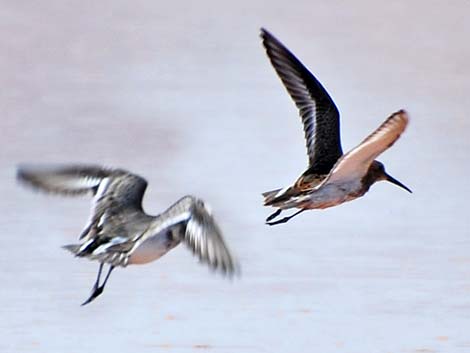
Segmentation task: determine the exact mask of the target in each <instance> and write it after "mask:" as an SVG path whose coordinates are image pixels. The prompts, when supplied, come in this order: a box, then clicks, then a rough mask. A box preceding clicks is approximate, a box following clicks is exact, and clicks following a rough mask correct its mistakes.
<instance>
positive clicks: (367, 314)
mask: <svg viewBox="0 0 470 353" xmlns="http://www.w3.org/2000/svg"><path fill="white" fill-rule="evenodd" d="M469 10H470V3H469V2H468V1H453V2H450V3H446V2H443V1H429V0H428V1H411V2H410V1H405V0H398V1H389V2H383V1H372V0H370V1H355V2H346V1H303V2H295V1H257V0H249V1H233V2H223V1H193V2H188V3H185V2H182V1H171V2H161V1H160V2H159V1H110V0H107V1H98V2H92V1H75V0H74V1H29V2H27V1H2V4H1V6H0V26H1V27H0V28H1V30H0V50H1V55H0V77H1V85H2V88H1V90H0V109H1V118H0V130H1V139H0V151H1V152H0V193H1V195H2V199H1V201H0V212H1V222H0V233H1V237H0V239H1V243H0V244H1V248H2V252H3V255H2V256H1V258H0V263H1V268H2V270H1V274H0V280H1V283H2V290H1V291H0V302H1V303H2V306H1V309H0V317H1V319H0V332H2V334H1V335H2V337H3V338H2V341H1V342H0V351H2V352H48V353H49V352H61V353H64V352H67V353H68V352H72V353H73V352H110V351H117V352H136V351H137V352H164V351H168V352H192V351H194V352H199V351H206V350H207V351H210V352H268V353H271V352H322V353H328V352H348V353H349V352H353V353H354V352H357V353H369V352H371V353H375V352H383V353H386V352H421V353H422V352H426V353H429V352H451V353H454V352H469V351H470V336H469V324H470V277H469V275H470V242H469V235H470V234H469V226H470V224H469V223H470V222H469V217H468V206H467V197H468V195H469V182H468V177H467V176H466V175H465V174H466V173H468V172H469V168H468V165H467V164H465V163H468V150H469V148H470V139H469V137H468V130H469V127H470V123H469V119H468V117H467V115H468V114H469V111H470V102H469V101H470V100H469V99H468V97H467V96H468V92H469V90H470V83H469V82H470V81H469V74H470V66H469V64H468V63H469V59H470V49H469V45H468V38H469V35H470V24H469V21H468V13H469ZM260 26H265V27H266V28H268V29H269V30H271V31H272V32H273V33H274V34H275V35H277V36H278V37H279V38H280V39H281V40H282V41H283V42H284V43H285V44H286V45H287V46H288V47H289V48H291V49H292V50H293V51H294V52H295V53H296V54H297V55H298V57H299V58H300V59H301V60H302V61H303V62H304V63H305V64H306V65H307V66H308V67H309V68H310V69H311V70H312V72H314V74H315V75H316V76H317V77H318V78H319V80H320V81H321V82H322V83H323V84H324V85H325V87H326V88H327V89H328V91H329V92H330V94H331V95H332V97H333V98H334V99H335V101H336V103H337V105H338V107H339V109H340V111H341V113H342V120H341V124H342V139H343V147H344V149H345V150H348V149H350V148H352V147H354V146H355V145H356V144H357V143H358V142H359V141H360V140H362V138H364V137H365V136H366V135H368V134H369V133H370V132H371V131H373V130H374V129H375V128H376V127H377V126H378V125H379V124H380V123H381V122H382V121H383V120H384V119H385V118H386V117H387V116H388V115H389V114H390V113H392V112H393V111H396V110H398V109H400V108H406V109H407V110H408V111H409V113H410V117H411V122H410V125H409V128H408V130H407V131H406V133H405V134H404V135H403V136H402V138H401V139H400V140H399V141H398V142H397V144H395V145H394V147H393V148H392V149H390V150H389V151H387V152H386V153H384V155H383V156H381V158H380V160H381V161H383V162H384V163H385V164H386V166H387V169H388V171H389V172H390V174H391V175H393V176H395V177H396V178H398V179H399V180H401V181H403V182H404V183H405V184H407V185H408V186H410V187H411V188H412V189H413V190H414V194H412V195H410V194H408V193H406V192H404V191H403V190H401V189H399V188H397V187H395V186H393V185H391V184H388V183H379V184H376V185H375V186H373V188H372V189H371V191H370V192H369V193H368V194H367V195H366V196H365V197H364V198H362V199H359V200H357V201H354V202H351V203H348V204H344V205H342V206H340V207H337V208H332V209H329V210H325V211H311V212H308V213H304V214H302V215H301V216H299V217H298V218H296V219H294V220H293V221H291V222H289V223H288V224H286V225H282V226H278V227H273V228H269V227H267V226H265V225H264V219H265V218H266V216H267V215H268V214H270V212H272V210H271V209H267V208H264V207H262V198H261V196H260V193H261V192H263V191H266V190H269V189H272V188H276V187H281V186H286V185H288V184H289V183H290V182H292V181H294V180H295V178H296V177H297V176H298V175H299V174H300V173H301V172H302V171H303V170H304V168H305V166H306V161H307V158H306V152H305V148H304V140H303V132H302V127H301V124H300V120H299V118H298V116H297V110H296V108H295V106H294V104H293V103H292V102H291V100H290V98H289V97H288V95H287V93H286V92H285V90H284V88H283V87H282V85H281V83H280V81H279V79H278V78H277V76H276V75H275V73H274V70H273V69H272V67H271V66H270V64H269V62H268V60H267V57H266V56H265V54H264V50H263V48H262V46H261V43H260V40H259V37H258V33H259V27H260ZM21 162H49V163H52V162H54V163H59V162H67V163H70V162H83V163H85V162H88V163H100V164H106V165H110V166H120V167H123V168H128V169H130V170H132V171H135V172H138V173H140V174H141V175H143V176H145V177H146V178H147V179H148V181H149V183H150V187H149V189H148V192H147V194H146V197H145V199H144V207H145V209H146V210H147V211H148V212H149V213H154V214H155V213H158V212H160V211H162V210H164V209H165V208H166V207H167V206H168V205H169V204H170V203H172V202H173V201H175V200H176V199H177V198H179V197H181V196H182V195H184V194H187V193H192V194H196V195H199V196H201V197H203V198H205V199H206V200H207V201H208V202H209V203H210V204H211V205H212V207H213V209H214V212H215V214H216V215H217V218H218V220H219V222H220V224H221V226H222V228H223V230H224V233H225V236H226V239H227V241H228V242H229V244H230V246H231V248H232V249H233V250H234V252H235V253H236V254H237V255H238V258H239V260H240V262H241V264H242V266H243V276H242V277H241V278H240V279H238V280H235V281H232V282H231V281H228V280H224V279H223V278H222V277H221V276H219V275H215V274H212V273H211V272H210V271H208V270H207V268H205V267H203V266H200V265H198V263H197V261H196V259H195V258H193V257H192V256H191V254H190V252H189V251H188V250H187V249H185V248H184V247H183V246H182V247H178V248H177V249H175V250H174V251H172V252H171V253H169V254H168V255H167V256H165V257H164V258H162V259H161V260H159V261H157V262H155V263H152V264H149V265H146V266H135V267H132V266H131V267H129V268H126V269H124V270H121V269H120V270H117V271H115V273H113V276H112V277H111V280H110V282H109V284H108V286H107V288H106V290H105V293H104V294H103V296H102V297H100V298H99V299H97V300H96V301H95V302H94V303H92V304H91V305H89V306H87V307H83V308H82V307H80V306H79V304H80V303H81V302H82V301H83V300H84V299H86V297H87V296H88V294H89V290H90V288H91V286H92V284H93V281H94V279H95V273H96V270H97V267H98V266H97V264H96V263H92V262H89V261H87V260H82V259H74V258H73V257H72V256H70V254H68V253H66V252H65V251H63V250H61V249H60V246H61V245H63V244H68V243H71V242H74V241H75V240H76V238H77V236H78V235H79V234H80V231H81V229H82V226H83V225H84V224H85V221H86V219H87V216H88V211H89V200H88V199H86V198H78V199H63V198H59V197H53V196H47V195H43V194H37V193H32V192H31V191H30V190H27V189H24V188H22V187H20V186H18V185H17V184H16V182H15V167H16V165H17V164H18V163H21Z"/></svg>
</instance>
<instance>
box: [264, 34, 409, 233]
mask: <svg viewBox="0 0 470 353" xmlns="http://www.w3.org/2000/svg"><path fill="white" fill-rule="evenodd" d="M261 38H262V41H263V45H264V47H265V49H266V53H267V55H268V57H269V60H270V61H271V64H272V66H273V67H274V69H275V70H276V73H277V74H278V76H279V77H280V79H281V81H282V83H283V84H284V86H285V88H286V90H287V92H288V93H289V95H290V96H291V98H292V99H293V100H294V102H295V105H296V106H297V108H298V109H299V115H300V117H301V119H302V123H303V126H304V133H305V140H306V146H307V154H308V161H309V165H308V168H307V170H306V171H305V172H304V173H303V174H302V175H301V176H300V177H299V178H298V179H297V180H296V181H295V182H294V183H293V185H291V186H289V187H286V188H283V189H276V190H272V191H267V192H265V193H263V196H264V205H265V206H272V207H276V208H277V210H276V211H275V212H274V213H273V214H271V215H270V216H269V217H268V218H267V219H266V223H267V224H268V225H275V224H280V223H285V222H287V221H289V220H290V219H291V218H293V217H295V216H297V215H298V214H300V213H302V212H304V211H305V210H309V209H323V208H327V207H332V206H336V205H339V204H341V203H343V202H346V201H350V200H354V199H356V198H358V197H361V196H363V195H364V194H365V193H366V192H367V191H368V190H369V188H370V186H371V185H372V184H374V183H375V182H377V181H380V180H386V181H389V182H391V183H393V184H395V185H398V186H400V187H402V188H404V189H405V190H407V191H409V192H411V190H410V189H409V188H408V187H406V186H405V185H403V184H402V183H401V182H399V181H398V180H396V179H395V178H393V177H392V176H390V175H389V174H387V173H386V172H385V168H384V165H383V164H382V163H381V162H379V161H377V160H375V158H377V157H378V156H379V155H380V154H381V153H382V152H384V151H385V150H387V149H388V148H390V147H391V146H392V145H393V144H394V143H395V141H396V140H397V139H398V138H399V137H400V135H401V134H402V133H403V131H404V130H405V128H406V126H407V124H408V121H409V117H408V114H407V112H406V111H404V110H399V111H397V112H395V113H393V114H392V115H391V116H390V117H388V118H387V119H386V120H385V122H383V123H382V124H381V125H380V126H379V127H378V128H377V129H376V130H375V131H374V132H373V133H372V134H370V135H369V136H368V137H367V138H366V139H364V140H363V141H362V142H361V143H360V144H359V145H358V146H356V147H355V148H353V149H352V150H351V151H349V152H348V153H346V154H343V150H342V147H341V139H340V131H339V111H338V108H337V107H336V105H335V103H334V102H333V100H332V99H331V97H330V95H329V94H328V92H327V91H326V90H325V88H324V87H323V86H322V85H321V83H320V82H319V81H318V80H317V79H316V78H315V77H314V76H313V75H312V73H311V72H310V71H309V70H308V69H307V68H306V67H305V66H304V65H303V64H302V63H301V62H300V61H299V59H297V58H296V57H295V55H294V54H292V52H290V51H289V49H287V48H286V47H285V46H284V45H283V44H282V43H281V42H280V41H279V40H278V39H277V38H275V37H274V36H273V35H272V34H271V33H269V32H268V31H267V30H265V29H261ZM290 208H297V209H299V210H298V211H297V212H295V213H293V214H292V215H290V216H288V217H284V218H282V219H279V220H276V221H273V220H274V219H275V218H277V217H278V216H279V215H280V213H281V212H282V211H283V210H286V209H290Z"/></svg>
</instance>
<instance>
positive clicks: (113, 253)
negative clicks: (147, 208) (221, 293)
mask: <svg viewBox="0 0 470 353" xmlns="http://www.w3.org/2000/svg"><path fill="white" fill-rule="evenodd" d="M17 178H18V180H19V181H20V182H23V183H26V184H29V185H30V186H33V187H34V188H37V189H41V190H44V191H47V192H50V193H57V194H63V195H82V194H92V195H93V196H94V198H93V203H92V210H91V216H90V220H89V221H88V223H87V225H86V226H85V229H84V230H83V232H82V233H81V235H80V240H81V242H80V243H79V244H72V245H66V246H64V248H65V249H67V250H69V251H70V252H72V253H73V254H75V256H78V257H87V258H89V259H90V260H96V261H98V262H99V263H100V266H99V270H98V275H97V278H96V281H95V284H94V285H93V288H92V291H91V295H90V297H89V298H88V299H87V300H86V301H85V302H84V303H83V304H82V305H85V304H88V303H90V302H91V301H93V300H94V299H95V298H96V297H97V296H99V295H100V294H101V293H102V292H103V289H104V287H105V285H106V282H107V281H108V278H109V276H110V274H111V271H112V270H113V269H114V268H115V267H117V266H121V267H126V266H127V265H131V264H145V263H148V262H151V261H154V260H157V259H158V258H160V257H161V256H163V255H165V254H166V253H167V252H168V251H169V250H171V249H173V248H174V247H175V246H177V245H178V244H180V243H181V242H184V243H186V244H187V245H188V246H189V247H190V248H191V250H192V251H193V253H194V254H196V255H197V256H198V257H199V259H200V261H201V262H205V263H207V264H208V265H209V266H210V267H211V268H212V269H218V270H220V271H221V272H223V273H224V274H226V275H228V276H232V275H233V274H234V273H235V272H236V270H237V265H236V263H235V261H234V259H233V257H232V255H231V254H230V252H229V250H228V248H227V246H226V244H225V242H224V240H223V238H222V234H221V231H220V229H219V227H218V226H217V224H216V222H215V220H214V218H213V217H212V215H211V212H210V210H209V208H208V207H207V205H206V204H205V203H204V202H203V201H202V200H200V199H198V198H196V197H193V196H185V197H183V198H182V199H180V200H179V201H177V202H176V203H175V204H173V205H172V206H170V207H169V208H168V209H167V210H166V211H165V212H163V213H161V214H159V215H158V216H150V215H148V214H146V213H145V212H144V211H143V209H142V198H143V196H144V192H145V189H146V188H147V181H146V180H145V179H143V178H142V177H140V176H138V175H135V174H132V173H129V172H127V171H125V170H122V169H106V168H102V167H98V166H80V165H72V166H56V167H51V166H22V167H20V168H19V169H18V173H17ZM104 264H108V265H109V269H108V272H107V275H106V277H105V279H104V281H103V283H102V284H100V277H101V272H102V270H103V266H104Z"/></svg>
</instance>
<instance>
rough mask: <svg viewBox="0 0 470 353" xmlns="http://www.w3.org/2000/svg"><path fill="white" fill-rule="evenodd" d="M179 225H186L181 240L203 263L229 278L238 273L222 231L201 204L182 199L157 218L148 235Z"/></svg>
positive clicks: (201, 202) (198, 201) (197, 201)
mask: <svg viewBox="0 0 470 353" xmlns="http://www.w3.org/2000/svg"><path fill="white" fill-rule="evenodd" d="M178 224H184V225H185V227H181V238H182V240H183V241H184V242H185V243H186V244H187V245H188V246H189V247H190V248H191V250H192V251H193V253H194V254H195V255H197V256H198V257H199V260H200V261H201V262H203V263H207V264H208V265H209V266H210V267H211V268H212V269H214V270H216V269H218V270H220V271H221V272H222V273H224V274H227V275H229V276H231V275H233V274H235V273H236V272H237V271H238V266H237V264H236V262H235V261H234V259H233V257H232V255H231V254H230V251H229V250H228V247H227V245H226V244H225V241H224V239H223V237H222V232H221V231H220V228H219V227H218V225H217V223H216V222H215V219H214V217H213V216H212V215H211V213H210V211H209V209H208V208H207V206H206V205H205V204H204V202H203V201H202V200H200V199H197V198H195V197H192V196H185V197H183V198H182V199H181V200H179V201H177V202H176V203H175V204H174V205H173V206H171V207H170V208H169V209H168V210H166V211H165V212H164V213H162V214H161V215H160V216H159V217H158V218H157V220H156V221H155V225H154V227H153V229H152V230H150V232H149V234H150V233H151V234H154V233H155V232H159V231H161V230H162V229H163V228H171V227H174V226H176V225H178ZM143 240H144V239H143Z"/></svg>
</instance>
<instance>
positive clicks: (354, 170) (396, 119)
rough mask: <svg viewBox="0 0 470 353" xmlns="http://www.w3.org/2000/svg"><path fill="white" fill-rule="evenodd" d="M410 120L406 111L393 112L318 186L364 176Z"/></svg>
mask: <svg viewBox="0 0 470 353" xmlns="http://www.w3.org/2000/svg"><path fill="white" fill-rule="evenodd" d="M408 121H409V118H408V114H407V113H406V111H404V110H400V111H398V112H396V113H393V114H392V115H391V116H390V117H388V118H387V119H386V120H385V121H384V122H383V123H382V124H381V125H380V126H379V127H378V128H377V129H376V130H375V131H374V132H373V133H372V134H370V135H369V136H367V137H366V138H365V139H364V140H363V141H362V142H361V143H360V144H359V145H358V146H356V147H355V148H353V149H352V150H351V151H350V152H348V153H346V154H345V155H344V156H343V157H342V158H341V159H340V160H339V161H338V163H337V164H336V165H335V166H334V168H333V170H332V171H331V173H330V175H329V176H328V178H327V179H326V180H325V181H324V182H323V183H322V184H320V185H319V186H318V187H321V186H323V185H324V184H327V183H337V182H347V181H348V180H357V179H360V178H362V177H363V176H364V175H366V173H367V171H368V170H369V167H370V165H371V163H372V162H373V161H374V160H375V159H376V158H377V156H379V155H380V154H381V153H382V152H384V151H385V150H387V149H388V148H390V147H391V146H392V145H393V144H394V143H395V141H396V140H398V138H399V137H400V135H401V134H402V133H403V131H405V128H406V126H407V125H408Z"/></svg>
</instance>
